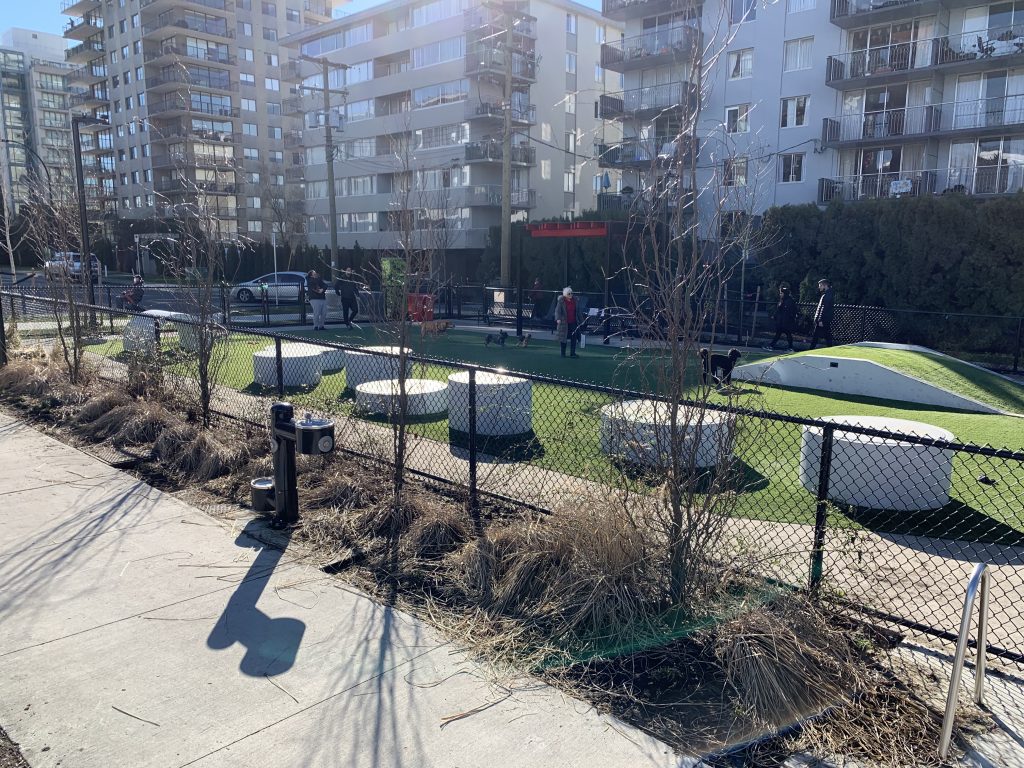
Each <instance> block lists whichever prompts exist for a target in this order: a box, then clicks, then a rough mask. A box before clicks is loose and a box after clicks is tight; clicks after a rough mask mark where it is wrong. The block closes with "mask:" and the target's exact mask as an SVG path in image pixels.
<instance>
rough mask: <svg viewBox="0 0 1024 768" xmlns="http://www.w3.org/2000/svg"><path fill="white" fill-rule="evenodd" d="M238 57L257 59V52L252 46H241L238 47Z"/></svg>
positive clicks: (246, 59) (248, 59)
mask: <svg viewBox="0 0 1024 768" xmlns="http://www.w3.org/2000/svg"><path fill="white" fill-rule="evenodd" d="M238 58H240V59H241V60H242V61H255V60H256V54H255V53H253V50H252V48H241V47H240V48H239V49H238Z"/></svg>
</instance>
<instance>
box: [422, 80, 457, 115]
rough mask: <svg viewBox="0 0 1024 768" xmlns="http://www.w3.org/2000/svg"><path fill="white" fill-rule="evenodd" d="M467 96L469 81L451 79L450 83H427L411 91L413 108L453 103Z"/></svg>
mask: <svg viewBox="0 0 1024 768" xmlns="http://www.w3.org/2000/svg"><path fill="white" fill-rule="evenodd" d="M467 98H469V81H468V80H465V79H462V80H452V81H451V82H450V83H440V84H438V85H427V86H424V87H423V88H415V89H413V92H412V107H413V109H424V108H426V107H436V106H438V105H440V104H454V103H455V102H458V101H465V100H466V99H467Z"/></svg>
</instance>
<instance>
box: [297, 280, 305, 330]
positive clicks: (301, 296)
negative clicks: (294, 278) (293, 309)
mask: <svg viewBox="0 0 1024 768" xmlns="http://www.w3.org/2000/svg"><path fill="white" fill-rule="evenodd" d="M299 307H300V309H299V315H300V317H299V319H300V322H301V324H302V325H305V324H306V287H305V286H304V285H300V286H299Z"/></svg>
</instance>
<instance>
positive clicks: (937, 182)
mask: <svg viewBox="0 0 1024 768" xmlns="http://www.w3.org/2000/svg"><path fill="white" fill-rule="evenodd" d="M603 12H604V14H605V16H606V17H608V18H610V19H614V20H617V21H622V22H624V23H625V25H626V30H625V33H624V37H623V39H622V40H620V41H609V42H608V43H607V44H606V45H605V46H603V49H602V61H603V63H604V65H605V67H607V68H609V69H613V70H615V71H619V72H622V73H623V76H624V79H625V86H624V91H623V94H622V95H618V96H613V95H609V96H606V97H605V98H604V99H602V100H601V105H600V111H601V114H602V116H603V117H605V118H606V119H607V120H614V121H616V122H618V123H620V124H622V125H623V127H624V131H625V133H624V135H625V137H626V138H625V139H624V140H623V141H622V142H619V143H615V142H607V143H606V146H604V147H602V155H601V157H602V161H601V164H602V166H604V167H609V168H622V169H624V171H625V173H624V182H623V183H624V184H625V185H626V186H627V189H628V190H632V193H629V192H627V194H626V195H625V197H623V196H622V195H619V196H616V195H614V194H609V195H607V198H608V199H607V200H605V201H604V204H605V206H606V207H609V208H614V207H619V208H621V207H624V206H628V205H632V204H634V203H633V199H634V198H635V197H636V196H637V195H639V194H640V193H641V192H642V191H644V190H648V189H651V190H654V191H657V186H658V184H664V180H663V179H661V180H660V181H659V179H660V178H661V177H662V176H663V172H662V171H661V170H659V163H658V162H657V160H654V159H653V158H657V157H658V156H659V155H661V156H662V158H663V159H665V158H672V157H674V158H675V159H677V160H678V161H679V167H683V166H688V165H689V157H690V156H689V153H688V152H687V151H685V150H686V148H687V147H688V146H689V144H688V143H687V142H688V140H689V136H690V135H691V134H695V138H696V141H697V142H698V146H699V154H698V155H697V160H696V161H697V168H698V177H699V181H698V184H699V186H700V187H701V188H702V189H703V188H706V187H707V186H708V185H713V186H718V187H719V189H726V190H727V191H728V188H729V187H733V188H735V190H734V191H736V192H741V191H742V192H743V193H744V194H741V195H737V196H735V197H736V198H737V199H740V200H741V201H742V203H741V206H740V207H742V208H743V209H744V210H746V211H747V212H749V213H754V214H757V213H760V212H761V211H763V210H764V209H766V208H768V207H770V206H773V205H784V204H787V203H808V202H818V203H821V204H825V203H828V202H829V201H831V200H834V199H842V200H851V201H852V200H859V199H864V198H877V197H898V196H905V195H923V194H941V193H943V192H961V193H966V194H1004V193H1009V192H1016V191H1018V190H1020V189H1021V188H1024V109H1020V107H1021V106H1022V105H1024V69H1021V68H1020V67H1021V66H1022V65H1024V10H1021V11H1019V12H1018V10H1017V8H1016V6H1015V5H1014V4H1013V3H993V4H987V5H979V4H977V2H976V0H889V1H888V2H877V1H875V0H831V2H826V0H779V1H778V2H774V3H770V4H763V3H760V2H756V0H727V2H726V3H725V4H724V5H722V4H718V3H705V4H704V5H702V6H701V5H696V4H693V3H689V2H673V1H672V0H603ZM694 50H698V51H701V55H703V56H704V61H705V64H706V65H707V72H706V73H705V75H704V78H703V81H702V83H701V85H702V87H703V89H702V94H703V103H702V109H701V112H700V117H699V121H698V125H696V126H695V130H694V126H692V125H683V122H685V116H686V115H687V114H692V103H693V102H687V101H686V100H687V99H688V98H691V99H692V98H693V93H694V88H693V81H694V78H693V77H692V76H691V74H690V65H691V59H690V56H691V54H692V52H693V51H694ZM654 197H658V195H654ZM661 197H663V196H661ZM713 197H715V198H716V199H717V197H718V196H717V195H714V196H713ZM722 197H729V198H732V197H734V196H730V195H722Z"/></svg>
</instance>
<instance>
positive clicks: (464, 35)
mask: <svg viewBox="0 0 1024 768" xmlns="http://www.w3.org/2000/svg"><path fill="white" fill-rule="evenodd" d="M507 8H508V7H507V6H506V7H503V6H500V5H493V6H492V5H491V4H486V5H483V4H478V3H475V2H469V1H467V0H427V1H426V2H415V3H410V2H407V1H399V2H391V3H385V4H383V5H380V6H377V7H375V8H372V9H370V10H367V11H364V12H361V13H357V14H353V15H351V16H348V17H345V18H343V19H338V20H335V21H334V22H332V23H331V24H327V25H324V26H322V27H319V28H317V29H315V30H307V31H304V32H302V33H300V34H298V35H295V36H293V37H292V38H290V39H289V40H288V41H286V43H287V45H289V46H291V47H294V48H295V49H296V51H297V53H299V54H300V55H302V56H305V57H312V58H326V59H327V60H328V61H329V62H330V65H331V70H330V71H331V74H330V83H329V91H330V99H331V110H330V112H331V116H330V117H329V118H327V119H328V120H329V121H330V123H331V125H332V128H331V130H332V134H333V137H334V141H335V142H336V144H337V149H336V151H335V163H334V170H335V176H336V183H335V197H336V205H337V218H338V242H339V246H340V247H342V248H352V247H353V246H354V245H355V244H356V242H358V243H359V245H360V246H361V247H363V248H368V249H373V250H390V249H395V248H398V247H399V243H400V241H401V238H402V237H403V232H404V233H407V234H409V235H410V237H412V238H413V240H414V241H415V242H414V245H415V247H417V248H438V249H444V250H446V251H457V252H462V253H463V255H464V256H465V257H466V258H473V254H475V253H478V252H479V251H480V249H482V248H483V247H484V246H485V245H486V244H487V238H488V233H489V230H490V228H491V227H497V226H499V225H500V223H501V198H502V159H503V153H504V146H503V141H502V137H503V134H504V123H503V121H504V107H503V102H504V93H503V88H504V82H505V59H504V56H505V50H506V36H507V37H508V40H509V42H510V43H511V64H510V68H511V73H512V98H511V102H510V103H511V121H512V141H511V153H510V154H511V160H510V162H511V180H510V188H511V198H512V210H513V218H516V219H525V218H527V217H529V218H531V219H535V218H544V217H560V216H574V215H577V214H579V213H580V212H582V211H584V210H587V209H589V208H593V207H594V205H595V192H594V186H593V185H592V183H591V182H590V177H592V176H593V175H594V174H596V173H597V164H596V160H595V158H594V149H593V143H594V139H595V136H596V134H597V128H598V126H599V121H597V120H596V117H595V115H594V114H593V111H592V110H591V109H590V107H589V103H590V102H591V101H592V100H593V99H592V94H593V92H594V91H601V90H603V88H604V72H603V70H601V71H600V73H598V72H597V71H596V65H597V64H598V61H599V55H600V53H599V51H600V43H601V41H602V40H603V39H605V36H606V34H608V33H607V32H606V31H605V30H607V29H612V30H615V34H617V32H618V29H619V28H620V27H619V26H618V25H616V24H614V23H611V22H608V21H606V20H604V19H602V18H601V16H600V15H599V14H598V13H597V12H595V11H593V10H590V9H587V8H585V7H583V6H580V5H577V4H576V3H573V2H571V0H558V1H555V0H552V1H548V0H529V1H528V2H520V3H516V4H515V7H514V8H515V9H514V11H512V12H510V13H507V12H506V11H507ZM318 72H320V74H318ZM598 75H600V77H598ZM293 76H294V77H295V79H296V82H300V81H301V82H302V83H304V84H305V85H306V86H307V87H308V88H310V89H318V88H320V87H322V85H323V82H322V79H323V76H322V71H321V70H320V69H319V67H318V65H317V64H316V63H309V62H307V63H302V64H301V65H299V66H297V67H296V68H295V69H294V70H293ZM292 108H293V109H294V110H295V111H296V113H297V114H301V115H302V116H303V118H302V119H303V121H304V122H303V127H302V129H301V130H300V131H299V132H297V133H296V134H295V135H293V136H291V137H289V140H290V141H291V142H293V143H294V145H295V146H296V147H297V148H298V150H297V151H298V152H300V153H301V159H302V161H303V165H302V166H301V167H300V168H296V169H295V170H294V171H293V172H292V173H291V175H290V176H289V180H290V181H291V182H293V183H295V184H296V185H300V189H301V190H302V192H301V197H302V199H303V201H304V207H305V213H306V216H307V220H308V228H307V231H308V235H307V236H308V239H309V241H310V242H312V243H314V244H317V245H321V246H324V245H327V244H328V242H329V230H330V226H329V218H330V217H329V207H330V205H329V200H328V190H327V158H326V152H325V136H324V133H325V129H324V128H323V127H322V126H323V123H324V120H325V118H324V117H323V115H324V106H323V95H322V92H320V91H317V90H308V91H303V93H302V94H301V95H300V96H299V97H297V98H296V100H295V102H294V103H293V105H292ZM399 211H411V213H410V214H399ZM402 215H407V216H409V217H410V218H408V219H406V220H404V221H403V219H402Z"/></svg>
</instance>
